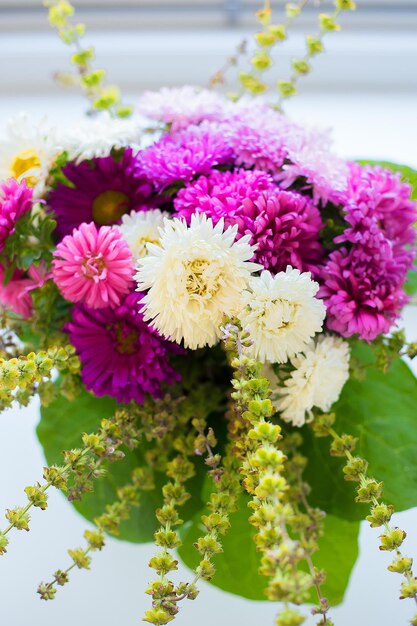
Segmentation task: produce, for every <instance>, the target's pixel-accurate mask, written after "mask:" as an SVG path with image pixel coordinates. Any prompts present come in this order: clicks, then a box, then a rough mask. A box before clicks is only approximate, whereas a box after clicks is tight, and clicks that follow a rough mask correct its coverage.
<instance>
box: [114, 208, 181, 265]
mask: <svg viewBox="0 0 417 626" xmlns="http://www.w3.org/2000/svg"><path fill="white" fill-rule="evenodd" d="M168 215H169V214H168V213H165V212H163V211H160V210H159V209H149V210H147V211H132V212H131V213H125V214H124V215H123V216H122V223H121V224H119V225H117V226H114V228H117V229H118V230H120V232H121V233H122V235H123V238H124V240H125V241H126V242H127V243H128V245H129V248H130V249H131V251H132V254H133V257H134V259H135V260H136V259H140V258H142V257H144V256H146V255H147V254H148V249H147V244H148V243H154V244H158V242H159V238H160V229H161V228H162V227H163V224H164V218H167V217H168Z"/></svg>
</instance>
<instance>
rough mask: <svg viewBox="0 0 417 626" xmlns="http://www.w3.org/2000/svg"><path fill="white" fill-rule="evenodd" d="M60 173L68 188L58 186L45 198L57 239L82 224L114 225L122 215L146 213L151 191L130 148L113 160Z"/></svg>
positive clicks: (85, 163)
mask: <svg viewBox="0 0 417 626" xmlns="http://www.w3.org/2000/svg"><path fill="white" fill-rule="evenodd" d="M63 173H64V175H65V176H66V178H67V179H68V181H69V185H65V184H63V183H58V185H57V187H56V188H55V189H53V190H52V191H51V193H50V194H49V196H48V204H49V206H50V207H51V209H52V210H53V212H54V213H55V216H56V219H57V228H56V233H57V235H58V238H59V239H62V237H64V236H65V235H68V234H70V233H71V232H72V231H73V229H74V228H77V227H78V226H79V225H80V224H82V223H83V222H92V221H94V222H95V223H96V224H98V225H99V226H102V225H109V224H115V223H117V222H119V220H120V218H121V217H122V215H123V214H124V213H130V211H132V210H135V211H139V210H143V209H146V208H147V207H146V203H147V202H148V201H149V197H150V195H151V193H152V191H153V187H152V185H151V183H150V182H149V181H148V180H147V179H146V177H145V175H144V173H143V171H142V169H141V167H140V164H139V158H138V157H137V156H136V155H135V154H134V153H133V151H132V149H131V148H127V149H126V150H124V152H123V154H122V155H121V156H117V157H113V156H112V155H111V156H108V157H101V158H96V159H91V160H89V161H88V160H86V161H82V162H81V163H79V164H78V165H77V164H76V163H73V162H72V163H68V165H66V166H65V167H64V168H63Z"/></svg>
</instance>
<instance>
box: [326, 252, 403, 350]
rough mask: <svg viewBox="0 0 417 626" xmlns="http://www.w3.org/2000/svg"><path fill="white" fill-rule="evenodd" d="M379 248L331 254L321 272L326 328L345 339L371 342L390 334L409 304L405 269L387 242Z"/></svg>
mask: <svg viewBox="0 0 417 626" xmlns="http://www.w3.org/2000/svg"><path fill="white" fill-rule="evenodd" d="M379 243H380V245H379V247H373V248H367V247H364V248H361V247H358V246H354V247H353V248H352V249H351V250H350V251H348V250H347V249H346V248H341V249H340V250H336V251H334V252H332V253H331V254H330V257H329V261H328V262H327V264H326V266H325V267H324V269H323V271H322V278H323V282H324V284H323V286H322V287H321V288H320V291H319V297H320V298H323V300H324V302H325V304H326V307H327V319H326V323H327V327H328V328H329V329H331V330H334V331H336V332H338V333H340V334H341V335H342V336H343V337H351V336H352V335H356V334H357V335H358V336H359V337H360V339H364V340H366V341H372V340H373V339H375V337H377V336H378V335H380V334H382V333H387V332H388V331H389V330H390V328H391V326H392V325H393V324H394V323H395V321H396V319H397V318H398V316H399V313H400V310H401V308H402V307H403V306H404V304H406V302H407V296H406V294H405V293H404V291H403V289H402V285H403V282H404V280H405V274H404V269H403V267H401V266H398V264H397V263H396V262H395V259H394V258H393V256H392V251H391V250H390V246H389V244H388V243H387V242H385V243H384V242H383V241H382V240H380V242H379Z"/></svg>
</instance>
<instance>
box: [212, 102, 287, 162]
mask: <svg viewBox="0 0 417 626" xmlns="http://www.w3.org/2000/svg"><path fill="white" fill-rule="evenodd" d="M290 129H292V125H291V124H290V122H289V121H288V120H287V119H286V118H285V117H284V116H283V115H281V114H279V113H277V112H276V111H273V110H272V109H271V108H270V106H268V105H267V104H265V103H260V104H257V103H251V104H250V105H248V104H247V103H246V104H245V103H244V104H243V106H239V105H237V107H236V108H235V109H232V110H231V111H230V116H229V118H228V119H227V120H225V122H224V128H223V133H224V136H225V138H226V140H227V143H228V144H229V145H230V146H231V147H232V149H233V153H234V161H235V164H236V165H238V166H243V167H247V168H252V167H254V168H256V169H260V170H264V171H266V172H269V173H271V174H276V173H277V172H278V171H279V170H280V169H281V167H282V165H283V163H284V160H285V158H286V156H287V148H286V144H287V136H288V134H289V132H290Z"/></svg>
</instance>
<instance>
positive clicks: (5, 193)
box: [0, 178, 33, 252]
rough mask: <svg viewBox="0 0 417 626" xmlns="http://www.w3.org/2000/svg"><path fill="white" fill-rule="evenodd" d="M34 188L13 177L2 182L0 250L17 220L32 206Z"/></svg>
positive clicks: (0, 192) (12, 231)
mask: <svg viewBox="0 0 417 626" xmlns="http://www.w3.org/2000/svg"><path fill="white" fill-rule="evenodd" d="M32 195H33V191H32V189H29V187H28V186H27V184H26V182H25V181H23V182H21V183H18V182H17V181H16V180H14V179H13V178H11V179H10V180H7V181H4V182H2V183H1V184H0V252H1V251H2V250H3V248H4V246H5V245H6V241H7V239H8V237H9V236H10V235H12V234H13V233H14V231H15V226H16V223H17V221H18V220H19V219H20V218H21V217H22V215H24V214H25V213H27V212H28V211H30V209H31V208H32Z"/></svg>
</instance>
